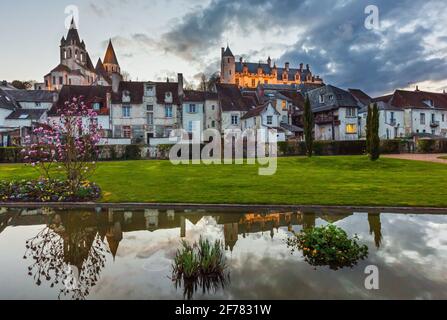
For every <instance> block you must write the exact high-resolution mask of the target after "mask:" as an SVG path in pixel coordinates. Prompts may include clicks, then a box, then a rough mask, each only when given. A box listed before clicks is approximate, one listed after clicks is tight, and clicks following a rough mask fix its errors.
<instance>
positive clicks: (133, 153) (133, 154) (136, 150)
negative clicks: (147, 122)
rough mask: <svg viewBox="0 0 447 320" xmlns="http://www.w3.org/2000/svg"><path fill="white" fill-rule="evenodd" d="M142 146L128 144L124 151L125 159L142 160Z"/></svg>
mask: <svg viewBox="0 0 447 320" xmlns="http://www.w3.org/2000/svg"><path fill="white" fill-rule="evenodd" d="M141 151H142V149H141V146H140V145H137V144H131V145H128V146H126V151H125V152H124V160H141Z"/></svg>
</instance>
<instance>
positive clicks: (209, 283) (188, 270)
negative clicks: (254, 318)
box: [172, 238, 228, 299]
mask: <svg viewBox="0 0 447 320" xmlns="http://www.w3.org/2000/svg"><path fill="white" fill-rule="evenodd" d="M226 268H227V264H226V258H225V252H224V250H223V245H222V243H221V242H220V241H219V240H217V241H215V242H214V243H213V244H212V243H211V242H210V241H209V240H203V239H202V238H200V240H199V243H194V245H190V244H189V243H188V242H186V241H182V247H181V248H180V249H179V250H177V254H176V256H175V258H174V264H173V265H172V280H173V281H174V282H175V285H176V287H181V286H182V285H183V287H184V295H185V297H187V298H188V299H191V298H192V297H193V295H194V292H195V290H196V289H197V287H198V286H201V287H202V290H203V292H204V293H205V292H206V291H209V290H210V289H212V288H213V289H214V290H217V289H218V288H219V287H224V286H225V284H226V282H227V278H228V276H227V275H226V274H225V270H226Z"/></svg>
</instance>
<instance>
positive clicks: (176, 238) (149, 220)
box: [0, 208, 447, 299]
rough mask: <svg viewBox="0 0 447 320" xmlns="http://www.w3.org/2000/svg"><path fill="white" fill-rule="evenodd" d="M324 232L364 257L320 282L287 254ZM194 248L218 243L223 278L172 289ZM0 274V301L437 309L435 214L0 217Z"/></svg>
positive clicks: (324, 272)
mask: <svg viewBox="0 0 447 320" xmlns="http://www.w3.org/2000/svg"><path fill="white" fill-rule="evenodd" d="M328 223H333V224H335V225H336V226H338V227H340V228H342V229H343V230H345V231H346V233H347V234H348V235H349V236H354V235H355V234H357V235H358V238H359V240H358V242H359V243H360V244H362V245H363V244H365V245H367V246H368V248H369V250H368V256H367V257H366V258H365V259H364V260H360V261H358V264H357V265H355V266H354V267H352V268H341V269H338V270H332V269H330V268H329V267H327V266H318V267H314V266H311V265H309V264H308V263H307V262H306V261H305V259H304V257H303V256H302V252H300V251H299V250H298V251H295V252H293V253H292V250H291V248H290V247H288V246H287V239H289V238H290V237H292V236H293V232H299V231H300V230H302V229H303V228H308V227H312V226H320V225H325V224H328ZM200 237H203V238H206V239H209V240H212V241H214V240H221V242H222V244H223V245H224V246H225V257H226V262H227V269H226V273H227V274H226V276H225V277H224V279H220V281H219V283H212V284H211V285H202V284H194V285H192V286H185V285H182V283H175V282H174V281H173V280H172V265H173V260H174V258H175V256H176V252H177V249H179V248H180V247H181V240H182V239H184V240H186V241H188V242H190V243H194V242H195V241H198V240H199V239H200ZM370 265H373V266H376V267H377V268H378V271H379V278H378V279H379V289H378V290H368V289H366V288H365V279H366V277H367V276H368V274H365V268H367V266H370ZM0 266H1V267H0V299H389V298H393V299H446V298H447V267H446V266H447V213H445V214H393V213H385V212H370V213H368V212H340V211H337V212H332V211H331V210H320V211H315V212H301V211H298V212H280V211H265V212H234V211H222V212H218V211H205V210H193V211H191V210H178V209H175V210H158V209H146V210H144V209H136V210H130V209H105V208H96V209H73V210H68V209H65V210H55V209H49V208H42V209H0Z"/></svg>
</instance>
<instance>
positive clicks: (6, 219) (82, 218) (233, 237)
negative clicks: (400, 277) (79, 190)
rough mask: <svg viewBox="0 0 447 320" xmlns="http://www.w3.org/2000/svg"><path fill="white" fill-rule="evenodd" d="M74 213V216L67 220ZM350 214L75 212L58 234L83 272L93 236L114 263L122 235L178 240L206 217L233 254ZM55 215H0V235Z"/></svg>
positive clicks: (376, 218) (374, 228) (373, 221)
mask: <svg viewBox="0 0 447 320" xmlns="http://www.w3.org/2000/svg"><path fill="white" fill-rule="evenodd" d="M70 213H72V214H70ZM351 214H352V213H346V214H344V213H342V214H333V213H331V212H318V213H303V212H288V213H278V212H274V213H247V214H243V213H232V212H225V213H213V212H210V213H205V212H197V211H193V212H189V211H177V212H175V211H174V210H167V211H160V210H157V209H146V210H134V211H130V210H117V209H98V210H97V211H96V212H94V211H93V210H92V211H86V210H84V211H82V212H80V211H79V210H72V212H71V211H70V210H65V211H63V212H60V213H59V212H58V214H57V216H58V217H60V219H62V221H61V222H60V223H61V224H62V225H63V226H64V232H60V235H61V237H62V238H63V239H64V251H65V252H64V256H65V260H66V262H67V263H69V264H70V265H73V266H81V265H82V262H83V261H85V260H86V259H87V257H88V254H89V249H90V247H91V246H92V243H93V241H94V239H95V237H96V236H99V237H100V239H101V240H102V241H107V244H108V247H109V249H110V252H111V253H112V255H113V257H115V256H116V254H117V253H118V250H119V244H120V242H121V240H122V239H123V233H126V232H133V231H140V230H148V231H151V232H154V231H157V230H161V229H176V228H179V229H180V233H179V235H180V237H186V233H187V230H186V226H187V223H186V220H188V221H190V222H191V223H192V224H194V225H195V224H197V223H198V222H199V221H200V220H201V219H202V218H203V217H204V216H209V217H212V218H214V219H215V220H216V222H217V223H218V224H219V225H222V226H223V234H224V242H225V248H226V249H227V250H233V248H234V246H235V245H236V243H237V241H238V239H239V236H242V237H246V235H247V234H251V233H259V232H268V233H269V234H270V236H271V237H272V238H273V237H274V235H275V229H276V230H277V229H278V228H280V227H287V228H288V230H289V231H291V230H292V229H293V227H294V226H301V227H302V228H304V229H306V228H310V227H313V226H315V220H316V219H317V218H320V219H323V220H325V221H328V222H335V221H338V220H342V219H344V218H346V217H347V216H349V215H351ZM54 217H55V215H54V214H53V215H50V216H48V215H41V214H39V211H38V210H37V211H35V212H32V214H30V212H27V214H21V213H20V211H12V210H10V211H8V213H6V214H3V215H0V232H1V231H2V230H3V229H4V228H6V227H7V226H17V225H39V224H48V225H50V224H52V223H53V224H54V221H53V220H54ZM368 222H369V226H370V231H371V233H374V241H375V244H376V246H377V247H379V246H380V243H381V239H382V234H381V223H380V215H379V214H369V215H368Z"/></svg>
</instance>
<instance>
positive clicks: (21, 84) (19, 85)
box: [11, 80, 33, 90]
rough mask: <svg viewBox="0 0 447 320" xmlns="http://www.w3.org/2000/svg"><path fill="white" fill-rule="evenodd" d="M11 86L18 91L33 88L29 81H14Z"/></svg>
mask: <svg viewBox="0 0 447 320" xmlns="http://www.w3.org/2000/svg"><path fill="white" fill-rule="evenodd" d="M11 84H12V86H13V87H14V88H16V89H19V90H28V89H31V87H32V86H33V85H32V82H31V81H20V80H14V81H13V82H12V83H11Z"/></svg>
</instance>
